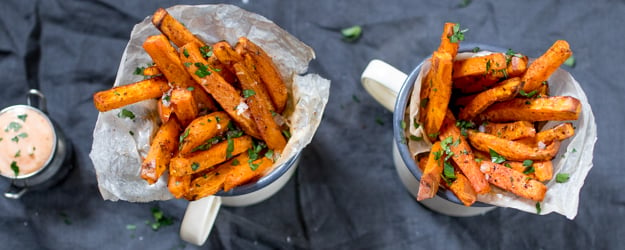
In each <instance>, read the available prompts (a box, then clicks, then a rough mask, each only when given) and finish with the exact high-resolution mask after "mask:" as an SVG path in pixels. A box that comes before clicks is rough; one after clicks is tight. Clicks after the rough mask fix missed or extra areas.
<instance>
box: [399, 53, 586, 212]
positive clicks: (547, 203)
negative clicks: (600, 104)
mask: <svg viewBox="0 0 625 250" xmlns="http://www.w3.org/2000/svg"><path fill="white" fill-rule="evenodd" d="M489 53H490V52H485V51H484V52H483V51H481V52H478V53H477V54H474V53H468V52H467V53H459V54H458V56H457V57H456V60H458V59H460V58H466V57H471V56H479V55H485V54H489ZM430 66H431V62H430V61H429V60H426V61H425V62H424V63H423V65H422V67H421V71H420V72H419V76H418V77H417V79H416V80H415V85H414V88H413V93H412V94H411V97H410V103H409V108H408V110H409V116H410V117H415V116H416V115H418V112H419V103H420V95H419V93H420V91H421V79H422V76H425V73H426V72H427V71H428V70H429V69H430ZM549 88H550V90H549V92H550V95H551V96H572V97H575V98H577V99H579V101H580V102H581V103H582V111H581V114H580V116H579V119H578V120H576V121H570V122H572V123H573V126H574V127H575V136H573V137H572V138H569V139H567V140H564V141H563V142H562V144H561V145H560V151H559V152H558V154H557V155H556V157H555V159H553V161H552V162H553V173H554V175H553V176H554V177H553V179H552V180H550V181H549V182H547V183H546V185H547V194H546V196H545V199H544V200H543V201H542V202H541V203H540V207H541V212H540V214H543V215H544V214H549V213H551V212H556V213H559V214H562V215H564V216H566V217H567V218H568V219H574V218H575V216H576V215H577V208H578V204H579V192H580V190H581V188H582V186H584V180H585V179H586V175H587V174H588V172H589V171H590V169H591V168H592V166H593V164H592V157H593V150H594V147H595V142H596V141H597V125H596V124H595V116H594V114H593V113H592V109H591V107H590V104H589V103H588V99H587V98H586V94H585V93H584V91H583V90H582V88H581V86H580V85H579V83H578V82H577V81H576V80H575V79H574V78H573V76H571V74H569V73H568V72H567V71H565V70H563V69H558V70H557V71H556V72H555V73H553V74H552V75H551V78H549ZM417 117H418V116H417ZM409 120H410V122H409V123H410V126H409V127H410V129H409V131H408V132H409V133H410V134H413V135H415V136H422V134H423V131H422V127H419V129H415V128H414V124H413V123H414V120H413V119H409ZM567 122H568V121H567ZM560 123H563V121H550V122H547V123H546V124H545V126H544V127H543V128H542V129H543V130H545V129H550V128H552V127H554V126H556V125H558V124H560ZM423 138H424V139H427V136H423ZM408 141H409V144H408V147H409V149H410V152H411V153H412V154H413V156H416V155H417V154H419V153H422V152H428V151H430V147H431V143H430V142H428V141H425V140H424V141H421V142H415V141H413V140H408ZM557 173H568V174H570V179H569V181H568V182H566V183H556V180H555V176H556V174H557ZM491 187H493V186H492V185H491ZM478 200H479V201H481V202H484V203H488V204H492V205H496V206H499V207H510V208H515V209H519V210H522V211H525V212H528V213H537V209H536V202H535V201H531V200H527V199H522V198H519V197H517V196H516V195H514V194H512V193H509V192H507V191H504V190H502V189H499V188H496V187H493V188H492V191H491V192H490V193H488V194H484V195H479V196H478Z"/></svg>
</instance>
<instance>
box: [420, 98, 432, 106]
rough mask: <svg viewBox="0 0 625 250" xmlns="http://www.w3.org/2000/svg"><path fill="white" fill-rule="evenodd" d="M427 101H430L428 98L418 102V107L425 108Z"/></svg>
mask: <svg viewBox="0 0 625 250" xmlns="http://www.w3.org/2000/svg"><path fill="white" fill-rule="evenodd" d="M429 101H430V98H427V97H426V98H423V99H421V101H420V102H419V106H421V107H422V108H425V107H427V105H428V102H429Z"/></svg>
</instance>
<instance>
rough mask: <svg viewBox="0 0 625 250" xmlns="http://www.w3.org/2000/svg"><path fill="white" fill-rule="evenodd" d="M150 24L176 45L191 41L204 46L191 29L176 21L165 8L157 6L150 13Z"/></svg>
mask: <svg viewBox="0 0 625 250" xmlns="http://www.w3.org/2000/svg"><path fill="white" fill-rule="evenodd" d="M152 24H154V27H156V28H157V29H158V30H160V31H161V33H163V35H165V36H167V38H169V40H171V41H172V42H174V44H175V45H176V46H178V47H182V46H183V45H185V44H187V43H191V42H196V43H198V44H202V46H204V42H203V41H202V40H200V39H199V38H197V37H196V36H195V35H193V33H191V31H189V30H188V29H187V28H186V27H185V26H184V25H182V23H180V22H178V20H176V19H175V18H174V17H172V16H171V15H169V13H168V12H167V10H165V9H163V8H158V9H157V10H156V11H155V12H154V14H153V15H152Z"/></svg>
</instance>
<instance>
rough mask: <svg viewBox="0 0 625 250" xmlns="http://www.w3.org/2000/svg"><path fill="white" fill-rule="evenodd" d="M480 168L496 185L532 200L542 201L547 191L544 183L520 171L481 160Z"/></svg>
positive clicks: (489, 180)
mask: <svg viewBox="0 0 625 250" xmlns="http://www.w3.org/2000/svg"><path fill="white" fill-rule="evenodd" d="M480 169H481V170H482V171H483V172H484V173H485V174H487V175H488V182H490V183H491V184H493V185H495V186H497V187H500V188H502V189H505V190H508V191H510V192H512V193H514V194H516V195H518V196H520V197H523V198H527V199H531V200H534V201H542V200H543V199H544V198H545V193H546V192H547V187H546V186H545V184H543V183H541V182H539V181H536V180H534V179H531V178H526V176H525V175H524V174H522V173H519V172H517V171H514V170H512V169H510V168H507V167H505V166H503V165H501V164H497V163H493V162H490V161H483V162H482V165H480Z"/></svg>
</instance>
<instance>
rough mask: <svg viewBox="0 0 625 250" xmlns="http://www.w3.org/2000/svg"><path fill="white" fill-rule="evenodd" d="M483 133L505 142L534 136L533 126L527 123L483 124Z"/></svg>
mask: <svg viewBox="0 0 625 250" xmlns="http://www.w3.org/2000/svg"><path fill="white" fill-rule="evenodd" d="M483 126H484V132H485V133H488V134H491V135H496V136H497V137H499V138H502V139H506V140H517V139H521V138H526V137H534V136H536V129H535V128H534V124H532V123H531V122H528V121H516V122H508V123H495V122H487V123H485V124H483Z"/></svg>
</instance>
